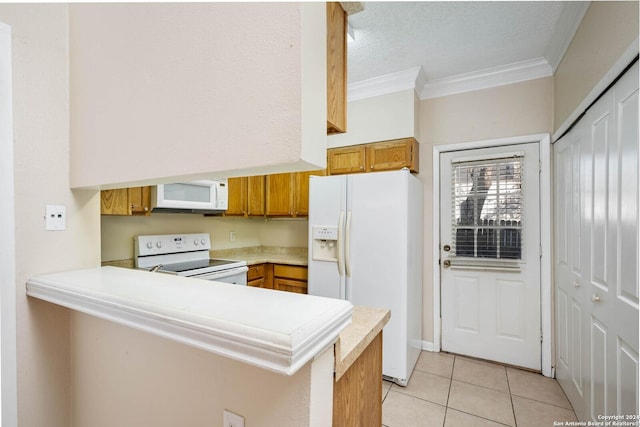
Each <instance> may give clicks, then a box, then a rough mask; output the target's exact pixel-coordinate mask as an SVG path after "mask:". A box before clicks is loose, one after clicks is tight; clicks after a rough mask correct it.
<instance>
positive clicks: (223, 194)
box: [151, 178, 228, 214]
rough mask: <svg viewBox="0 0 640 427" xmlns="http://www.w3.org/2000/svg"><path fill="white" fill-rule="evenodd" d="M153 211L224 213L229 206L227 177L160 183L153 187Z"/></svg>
mask: <svg viewBox="0 0 640 427" xmlns="http://www.w3.org/2000/svg"><path fill="white" fill-rule="evenodd" d="M151 202H152V206H153V209H152V210H153V212H187V213H214V214H215V213H222V212H224V211H225V210H227V207H228V189H227V179H226V178H224V179H216V180H204V181H191V182H176V183H173V184H159V185H156V186H154V187H152V189H151Z"/></svg>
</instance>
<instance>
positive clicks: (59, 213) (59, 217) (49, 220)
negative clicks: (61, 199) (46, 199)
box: [44, 205, 67, 231]
mask: <svg viewBox="0 0 640 427" xmlns="http://www.w3.org/2000/svg"><path fill="white" fill-rule="evenodd" d="M66 222H67V213H66V208H65V207H64V206H58V205H47V206H46V207H45V214H44V229H45V230H47V231H62V230H66V229H67V223H66Z"/></svg>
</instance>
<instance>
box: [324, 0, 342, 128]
mask: <svg viewBox="0 0 640 427" xmlns="http://www.w3.org/2000/svg"><path fill="white" fill-rule="evenodd" d="M346 131H347V14H346V13H345V11H344V10H343V9H342V6H340V3H335V2H333V3H327V134H334V133H344V132H346Z"/></svg>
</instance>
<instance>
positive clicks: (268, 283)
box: [262, 263, 273, 289]
mask: <svg viewBox="0 0 640 427" xmlns="http://www.w3.org/2000/svg"><path fill="white" fill-rule="evenodd" d="M262 287H263V288H267V289H273V264H271V263H266V264H264V285H263V286H262Z"/></svg>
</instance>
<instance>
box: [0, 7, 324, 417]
mask: <svg viewBox="0 0 640 427" xmlns="http://www.w3.org/2000/svg"><path fill="white" fill-rule="evenodd" d="M0 22H3V23H6V24H8V25H10V26H11V27H12V38H13V43H12V50H13V51H12V60H13V67H12V69H13V116H14V141H15V145H14V154H15V161H14V180H15V194H16V196H15V206H16V214H15V217H16V227H15V232H16V248H15V249H16V281H15V286H16V289H15V291H16V316H17V331H16V335H17V360H18V362H17V363H18V365H17V369H18V371H17V382H18V395H17V398H18V424H19V425H20V426H21V427H42V426H47V427H69V426H73V425H77V426H99V425H109V426H114V425H136V426H144V425H171V426H175V425H190V426H198V425H202V426H212V425H220V424H221V417H222V410H221V408H222V405H225V406H226V407H227V408H228V409H230V410H236V411H237V412H239V413H241V414H242V415H245V416H246V417H247V420H248V421H249V423H250V424H251V425H256V426H260V425H272V426H289V427H297V426H305V425H310V424H311V420H310V414H311V409H310V405H309V396H310V393H311V391H310V388H311V390H313V389H314V388H313V387H312V386H316V385H317V384H315V382H314V381H312V380H313V378H312V376H313V373H312V372H314V371H315V372H316V374H317V376H318V377H327V376H329V375H331V374H330V372H327V369H326V366H331V365H332V363H326V361H325V363H324V364H323V365H322V366H321V367H320V368H314V369H312V367H311V366H306V367H304V368H303V369H302V371H301V372H300V374H299V375H296V376H295V377H293V378H291V377H284V376H280V375H275V374H271V373H269V372H267V371H263V370H259V369H254V368H250V367H248V366H247V365H245V364H241V363H237V362H232V361H230V360H227V359H224V358H220V357H217V356H214V355H211V354H209V353H205V352H201V351H199V350H195V349H192V348H188V347H186V346H184V345H180V344H176V343H173V342H169V341H167V340H164V339H162V338H158V337H154V336H151V335H149V334H144V333H140V332H137V331H133V330H131V329H129V328H125V327H120V326H117V325H115V324H111V323H109V322H106V321H102V320H99V319H96V318H93V317H90V316H84V315H80V314H78V313H74V312H70V311H69V310H67V309H64V308H60V307H58V306H56V305H53V304H49V303H45V302H42V301H40V300H34V299H31V298H27V297H26V294H25V292H26V288H25V283H26V281H27V279H28V278H29V277H31V276H34V275H37V274H42V273H48V272H53V271H59V270H67V269H80V268H88V267H95V266H98V265H100V258H101V254H100V252H101V248H100V226H101V225H100V215H99V209H100V200H99V194H98V193H97V192H95V191H71V190H70V189H69V187H70V186H69V168H70V165H69V68H68V55H69V47H68V7H67V5H64V4H50V5H45V4H34V5H27V4H1V5H0ZM48 203H52V204H61V205H65V206H66V213H67V229H66V231H57V232H52V231H44V221H43V217H44V210H45V205H46V204H48ZM198 231H199V230H198ZM240 237H241V238H242V233H240ZM0 274H2V272H0ZM314 366H315V365H314ZM236 381H237V382H236ZM232 383H233V384H232ZM324 384H325V388H324V389H322V390H320V391H318V390H316V392H317V393H318V395H319V396H325V397H326V396H330V395H331V391H330V390H327V389H326V381H324ZM247 396H248V397H249V398H247ZM174 397H175V398H176V399H177V400H176V401H173V398H174ZM178 404H179V406H180V407H179V408H177V407H176V405H178ZM328 405H330V402H328V401H326V400H325V401H323V402H320V404H319V405H317V406H316V407H315V411H316V412H317V413H321V414H326V413H330V412H331V411H330V409H329V408H330V406H328ZM258 414H260V415H258ZM262 414H266V416H265V418H262ZM122 416H126V417H127V419H128V420H132V421H131V423H129V424H126V423H122V422H121V421H122V418H121V417H122ZM176 417H180V418H176ZM163 423H164V424H163Z"/></svg>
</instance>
